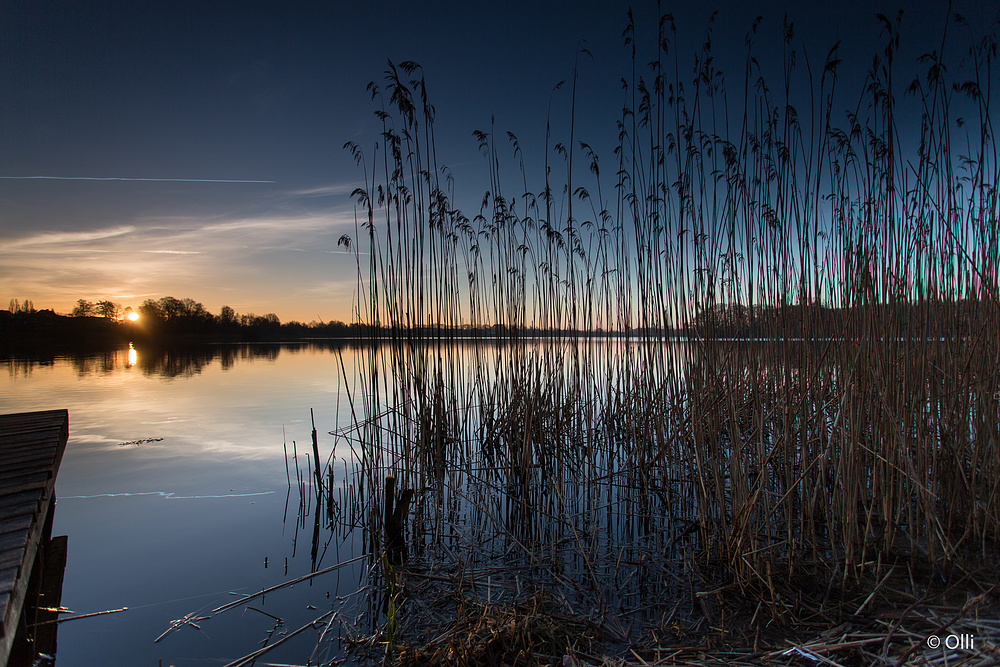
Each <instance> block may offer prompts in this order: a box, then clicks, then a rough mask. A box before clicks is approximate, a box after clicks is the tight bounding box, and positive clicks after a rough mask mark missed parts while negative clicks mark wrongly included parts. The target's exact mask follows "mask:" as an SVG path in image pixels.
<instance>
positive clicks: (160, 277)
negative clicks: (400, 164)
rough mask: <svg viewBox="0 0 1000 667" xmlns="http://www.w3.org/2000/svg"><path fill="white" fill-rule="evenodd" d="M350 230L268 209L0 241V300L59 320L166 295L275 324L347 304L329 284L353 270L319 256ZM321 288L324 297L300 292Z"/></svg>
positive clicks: (347, 217)
mask: <svg viewBox="0 0 1000 667" xmlns="http://www.w3.org/2000/svg"><path fill="white" fill-rule="evenodd" d="M353 226H354V220H353V215H352V214H349V213H347V212H338V211H333V212H325V213H317V212H315V211H308V212H294V211H292V212H290V211H273V210H272V211H262V212H260V213H259V214H257V215H246V214H243V215H240V214H226V215H215V216H197V215H175V216H146V217H141V218H135V219H132V220H129V221H128V224H121V225H115V226H105V227H98V228H93V229H81V230H78V231H68V232H67V231H43V232H37V233H34V234H31V235H28V236H24V237H22V238H15V239H11V240H8V241H3V240H2V239H0V285H5V286H6V288H7V289H6V290H5V291H6V292H7V294H0V297H2V298H3V299H7V298H13V297H17V298H28V299H31V300H32V301H34V303H35V304H36V306H37V307H40V308H54V309H55V310H57V311H58V312H68V311H69V310H70V309H71V308H72V306H73V304H74V303H75V302H76V300H77V299H80V298H85V299H98V298H111V299H113V300H116V301H122V302H127V303H125V305H132V306H133V307H134V306H135V305H137V304H136V301H135V300H136V299H140V300H141V298H146V297H151V298H159V297H162V296H166V295H173V296H178V297H186V296H190V297H192V298H194V299H196V300H199V301H202V302H204V303H205V304H206V307H208V308H209V309H210V310H213V312H214V311H215V310H217V309H218V308H219V307H221V305H223V304H224V303H228V304H229V305H232V306H233V307H236V308H237V310H240V312H251V311H252V312H277V313H278V314H279V316H281V317H282V319H292V318H295V317H299V316H300V315H299V314H298V313H300V312H302V311H303V310H305V308H306V307H308V308H309V310H307V311H306V312H313V311H319V312H325V313H327V314H329V313H330V309H331V306H330V305H329V304H330V303H331V301H330V299H333V302H336V303H339V302H340V301H342V300H344V299H347V300H348V303H349V298H350V296H349V295H350V293H352V292H353V288H352V287H351V285H353V283H354V281H353V279H352V280H351V281H350V282H346V283H337V282H336V281H337V280H338V279H340V278H344V277H352V276H354V273H355V271H356V269H355V267H354V266H353V261H352V262H349V263H348V264H350V265H349V266H348V265H347V264H344V263H343V262H341V261H332V262H331V261H330V260H331V256H330V254H329V252H331V251H334V250H336V248H337V239H338V238H339V237H340V235H341V234H343V233H344V232H345V231H346V230H347V229H348V228H351V229H353ZM350 259H352V260H353V257H351V258H350ZM331 279H333V281H334V282H333V284H329V283H328V281H331ZM323 283H328V284H327V285H326V286H325V289H310V288H311V287H313V286H315V285H320V284H323ZM327 289H328V290H329V291H326V290H327ZM324 293H325V294H326V296H327V297H329V298H328V299H323V298H322V297H323V295H324ZM137 295H138V296H137ZM306 298H308V299H309V303H310V304H314V305H309V304H307V303H306V302H305V301H303V299H306ZM296 299H298V301H296Z"/></svg>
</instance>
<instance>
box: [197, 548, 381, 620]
mask: <svg viewBox="0 0 1000 667" xmlns="http://www.w3.org/2000/svg"><path fill="white" fill-rule="evenodd" d="M367 557H368V556H367V555H364V554H362V555H361V556H356V557H354V558H351V559H350V560H345V561H341V562H339V563H337V564H336V565H331V566H330V567H325V568H323V569H322V570H317V571H316V572H312V573H311V574H305V575H302V576H301V577H299V578H298V579H292V580H291V581H285V582H283V583H280V584H277V585H275V586H271V587H270V588H265V589H263V590H261V591H259V592H257V593H254V594H252V595H247V596H244V597H242V598H240V599H239V600H234V601H232V602H228V603H226V604H224V605H222V606H221V607H216V608H215V609H213V610H212V613H213V614H221V613H222V612H224V611H228V610H230V609H232V608H233V607H239V606H240V605H241V604H244V603H246V602H249V601H250V600H255V599H257V598H259V597H261V596H262V595H267V594H268V593H270V592H272V591H276V590H279V589H282V588H285V587H286V586H294V585H295V584H299V583H302V582H303V581H308V580H310V579H312V578H313V577H318V576H320V575H322V574H327V573H328V572H333V571H334V570H338V569H340V568H342V567H344V566H345V565H350V564H351V563H355V562H357V561H359V560H363V559H365V558H367Z"/></svg>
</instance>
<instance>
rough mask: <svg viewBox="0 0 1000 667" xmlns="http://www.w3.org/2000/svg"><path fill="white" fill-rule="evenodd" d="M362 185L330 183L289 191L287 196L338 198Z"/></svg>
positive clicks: (359, 183) (357, 183) (356, 183)
mask: <svg viewBox="0 0 1000 667" xmlns="http://www.w3.org/2000/svg"><path fill="white" fill-rule="evenodd" d="M363 185H364V184H363V183H361V182H355V183H332V184H330V185H320V186H317V187H314V188H303V189H300V190H291V191H289V193H288V194H289V195H290V196H292V197H338V196H342V195H349V194H351V193H352V192H354V191H355V190H356V189H358V188H359V187H362V186H363Z"/></svg>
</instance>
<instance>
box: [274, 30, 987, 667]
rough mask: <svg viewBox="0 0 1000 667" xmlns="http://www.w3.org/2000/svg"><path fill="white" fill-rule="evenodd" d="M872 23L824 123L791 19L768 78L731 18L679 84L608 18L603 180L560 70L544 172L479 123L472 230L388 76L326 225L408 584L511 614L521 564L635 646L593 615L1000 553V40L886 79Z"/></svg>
mask: <svg viewBox="0 0 1000 667" xmlns="http://www.w3.org/2000/svg"><path fill="white" fill-rule="evenodd" d="M713 20H714V18H713ZM880 21H881V22H882V25H883V44H882V45H881V48H880V51H879V52H878V53H877V54H876V56H875V58H874V59H873V61H872V66H871V69H870V70H869V71H868V72H867V78H866V81H865V85H864V87H863V90H861V91H856V97H855V98H854V102H853V106H852V109H853V110H852V111H849V112H847V113H844V114H841V113H839V111H838V109H839V108H841V107H840V106H838V104H839V102H837V101H838V100H843V99H845V93H843V92H841V91H840V90H839V89H838V88H837V82H838V77H837V75H838V67H839V66H840V61H839V59H838V57H837V46H834V47H833V48H832V49H831V50H830V51H829V52H828V54H827V57H826V59H825V60H824V62H823V63H822V67H821V70H819V71H818V72H816V71H814V70H813V69H812V67H811V66H810V64H809V62H810V61H809V60H808V58H807V57H804V55H805V54H802V53H801V52H800V51H799V50H797V49H796V48H795V47H794V28H793V26H792V25H791V24H788V23H786V24H785V25H784V31H783V32H784V41H783V44H782V52H783V54H784V56H783V71H782V76H781V78H780V79H779V81H778V84H777V87H775V88H772V85H771V83H769V80H768V79H767V78H766V77H765V73H764V72H761V71H760V70H759V67H758V65H757V61H756V59H755V57H754V54H755V49H756V48H757V47H756V46H755V40H756V32H757V27H758V26H757V24H756V23H755V24H754V26H753V27H752V29H751V30H750V32H749V33H748V36H747V56H746V64H745V69H744V71H743V72H742V73H741V75H740V77H738V78H737V81H739V80H742V86H738V90H739V95H732V94H731V92H732V90H735V89H730V88H728V82H729V80H728V79H726V78H725V77H724V76H723V74H722V73H721V72H720V71H718V70H717V69H715V65H714V64H713V63H714V60H713V57H712V52H711V48H712V47H711V30H712V27H713V26H712V25H711V24H710V25H709V28H708V31H707V36H706V39H705V42H704V46H703V47H702V49H701V51H700V52H699V53H697V54H696V57H695V58H694V66H693V68H690V69H688V68H687V67H686V66H685V64H684V62H683V61H682V58H681V55H680V54H679V53H678V49H677V48H675V45H676V44H677V42H678V40H677V31H676V28H675V26H674V22H673V19H672V17H671V16H670V15H669V14H667V15H664V16H663V17H662V18H661V20H660V22H659V35H658V39H657V43H656V45H655V48H656V55H655V57H654V59H653V61H652V63H651V64H650V65H649V66H648V67H646V68H644V67H643V66H641V64H640V59H641V58H642V56H641V55H639V53H640V49H639V45H637V44H636V38H635V26H634V24H633V21H632V17H631V14H630V15H629V17H628V24H627V27H626V29H625V32H624V34H623V37H624V42H625V46H626V48H628V49H630V51H631V53H632V60H633V67H632V71H631V73H630V76H627V77H625V78H624V79H623V88H622V91H623V107H622V109H623V110H622V114H621V117H620V118H619V119H618V121H617V136H618V142H617V146H616V147H615V150H614V158H613V160H614V167H615V170H614V172H615V173H614V176H613V179H612V181H613V182H612V183H611V184H610V187H609V184H608V183H607V182H606V181H605V180H602V179H606V176H605V175H603V173H602V170H601V166H600V164H601V163H600V162H599V160H598V156H597V154H596V152H595V150H594V149H593V148H592V146H591V145H589V144H587V143H584V142H580V141H578V140H577V139H576V137H575V121H574V114H575V106H576V103H577V101H578V100H577V99H576V93H575V83H576V79H577V71H576V69H574V72H573V79H572V84H571V85H570V86H569V91H568V93H567V92H566V91H563V92H562V93H561V94H569V95H570V97H571V104H572V107H573V109H574V112H573V113H571V115H570V117H569V118H568V119H564V120H563V122H564V123H565V127H566V128H567V134H568V137H569V140H568V143H566V144H564V143H561V142H558V141H557V142H555V143H553V144H552V145H551V148H550V146H549V141H550V140H552V139H553V136H552V135H553V132H554V131H553V126H552V124H551V119H550V124H549V125H548V126H547V132H546V146H545V152H544V178H543V180H542V181H540V182H539V183H538V184H537V186H536V187H537V189H534V190H533V189H531V188H530V187H529V186H530V184H531V183H532V180H531V179H530V178H529V171H528V170H527V169H526V168H525V153H524V150H523V149H522V147H521V145H520V143H519V142H518V140H517V138H516V137H514V136H513V135H511V134H509V133H508V134H507V135H504V136H501V135H498V134H497V132H496V129H495V128H494V127H493V126H492V123H491V126H490V128H489V131H485V130H484V131H480V132H477V133H476V134H475V139H476V140H477V141H478V143H479V146H480V148H481V151H482V153H483V156H484V159H485V162H486V167H487V169H488V172H489V182H490V185H489V189H488V190H487V191H486V192H485V193H484V195H483V197H482V204H481V207H480V209H479V212H478V213H477V214H475V215H474V216H472V217H471V218H470V217H467V216H466V215H464V214H463V213H462V212H461V211H459V210H458V209H457V207H456V206H455V204H454V201H455V187H456V185H455V179H454V177H453V176H452V174H451V173H450V171H448V169H447V168H446V167H444V166H443V165H441V164H440V163H439V162H438V155H437V151H436V149H435V142H434V120H435V114H434V108H433V106H432V105H431V104H430V102H429V94H428V90H427V83H426V81H425V78H424V73H423V71H422V70H421V69H420V67H419V66H418V65H416V64H415V63H412V62H404V63H399V64H398V65H394V64H392V63H390V64H389V65H388V67H387V69H386V71H385V77H384V80H383V82H382V83H381V84H375V83H372V84H370V86H369V90H370V92H371V95H372V99H373V101H374V103H375V105H376V107H377V111H376V114H377V116H378V117H379V119H380V120H381V122H382V125H383V131H382V133H381V135H380V137H379V138H378V139H377V141H376V142H375V144H374V147H373V149H372V150H370V151H367V150H365V149H362V147H360V146H358V145H355V144H348V145H347V148H348V149H349V150H350V151H351V153H352V155H353V156H354V157H355V159H356V160H357V162H358V164H359V167H360V168H361V169H362V170H363V173H364V179H365V186H364V187H362V188H359V189H358V190H356V191H355V193H354V196H355V199H356V202H357V206H356V210H357V218H358V224H357V228H356V232H355V236H354V237H353V238H348V237H345V238H344V239H342V242H343V245H344V246H345V247H346V248H347V249H348V250H349V251H353V252H354V253H355V257H356V259H357V267H358V273H357V275H358V294H359V299H358V301H357V303H358V306H357V312H356V315H357V317H358V319H359V320H361V321H364V322H366V323H369V324H371V325H372V326H371V332H372V334H371V339H370V340H369V341H367V343H368V344H367V345H366V346H364V347H362V348H361V349H360V350H359V351H358V353H357V363H358V369H359V373H358V376H357V380H356V384H355V385H354V389H353V393H352V396H353V397H352V398H351V404H352V405H351V409H352V411H353V412H354V414H355V417H354V426H353V427H352V428H351V429H349V430H347V431H344V432H341V433H339V437H341V438H344V439H345V440H346V441H347V442H348V443H350V444H351V448H352V452H354V454H355V461H356V468H354V469H355V470H356V474H357V477H356V478H355V479H356V484H357V489H358V490H357V494H358V495H357V503H358V505H357V506H358V507H359V508H362V509H359V511H360V512H362V513H363V515H364V516H365V517H367V519H366V521H365V530H367V531H369V535H370V541H369V542H370V545H371V549H372V552H373V554H378V553H380V552H381V551H382V550H383V548H384V545H382V544H381V543H380V537H379V536H380V535H383V534H385V529H386V527H385V526H383V525H382V523H383V521H384V520H385V519H383V514H384V513H383V512H380V511H379V508H378V507H376V505H377V504H378V502H379V498H380V497H381V496H382V490H383V489H382V485H383V481H384V480H385V478H386V476H387V475H392V476H393V477H394V478H395V480H396V481H397V484H398V486H399V488H400V489H409V490H413V492H414V494H415V495H414V499H413V512H412V514H411V515H410V516H409V517H408V519H407V518H406V517H404V519H407V521H408V529H409V536H408V544H409V551H410V553H411V554H412V561H413V562H417V563H420V564H421V567H423V568H425V573H426V572H432V573H433V572H437V573H438V574H437V575H435V576H441V577H445V578H446V579H448V580H449V581H459V580H465V579H467V578H471V579H472V580H474V581H475V584H474V585H475V586H479V587H480V589H477V590H481V587H482V586H483V581H482V578H481V577H479V578H477V577H476V572H477V571H478V572H480V573H482V572H487V571H489V572H491V573H493V574H498V575H499V574H500V573H499V571H498V570H494V569H491V568H495V567H496V566H497V564H498V563H502V564H503V566H504V570H503V571H504V572H505V573H506V574H504V575H501V576H500V579H501V580H503V582H504V586H506V587H507V588H506V590H508V591H513V592H511V593H510V596H511V597H510V603H511V604H514V605H518V604H525V603H527V601H528V600H529V599H530V596H529V595H528V594H527V593H526V592H524V593H522V594H521V595H519V594H518V592H517V591H519V590H522V587H521V583H524V582H527V581H529V580H530V581H531V582H532V585H533V586H537V585H541V586H543V588H544V590H546V591H548V593H549V594H550V595H557V596H560V597H561V599H564V600H565V601H566V609H569V610H573V611H574V612H575V615H576V616H577V617H587V618H589V619H590V620H591V621H592V622H593V626H592V627H596V628H600V629H601V632H603V633H604V635H605V636H606V637H608V636H610V637H616V638H617V640H619V641H624V642H633V641H636V637H637V634H636V633H638V632H639V631H638V630H635V629H633V630H632V631H626V630H618V629H616V627H613V624H612V625H609V624H610V623H611V621H610V620H609V619H610V618H612V617H618V618H622V617H634V618H636V619H641V620H642V622H643V623H645V625H643V623H640V624H638V625H635V626H630V627H633V628H638V627H649V626H655V627H659V626H657V623H660V624H662V623H663V620H664V618H665V617H666V616H667V612H670V610H673V611H672V612H670V617H671V618H672V617H674V615H675V614H676V613H677V612H678V607H677V605H678V604H683V608H684V609H683V612H684V614H686V615H687V616H688V617H691V618H697V617H703V618H706V619H707V620H708V622H709V623H716V622H717V621H719V619H716V618H715V617H714V616H715V614H716V611H717V610H713V609H712V605H710V604H709V603H708V601H710V600H712V599H714V597H713V596H714V595H715V593H711V594H710V593H709V591H710V590H711V591H719V590H726V591H729V592H731V593H733V594H734V595H736V596H737V597H739V599H742V600H746V601H748V604H751V603H752V604H751V607H750V608H751V609H754V608H755V611H754V612H753V615H752V619H750V620H749V623H750V624H751V625H754V624H757V625H759V624H761V623H766V622H771V621H775V620H778V621H779V622H780V619H781V618H783V617H785V616H787V615H788V614H791V613H793V610H792V607H791V606H789V602H788V600H789V594H790V593H789V591H797V593H792V595H793V596H795V595H798V597H799V598H800V599H801V598H802V596H803V595H804V596H805V597H806V598H809V600H808V602H803V603H802V604H808V605H814V606H815V607H823V605H828V604H830V601H831V599H834V600H836V599H847V598H849V597H850V596H851V595H852V594H856V591H857V590H859V589H865V587H868V591H869V592H871V589H872V586H873V585H874V584H876V583H877V582H879V581H882V582H883V583H884V582H885V581H886V579H885V577H888V576H889V574H892V573H894V572H897V571H902V570H906V571H908V572H909V573H910V579H911V581H912V580H914V577H913V574H912V573H913V572H918V573H919V572H926V573H928V574H929V573H936V574H937V576H938V577H944V578H948V577H951V576H955V573H959V572H968V571H971V570H974V569H977V568H979V567H980V566H981V565H982V564H983V563H995V562H996V558H997V553H998V551H997V547H998V546H1000V545H998V541H1000V531H998V530H997V526H998V525H1000V495H998V493H997V486H996V482H995V475H996V471H997V470H1000V421H998V414H1000V404H998V398H1000V334H998V332H1000V301H998V291H997V286H998V254H1000V252H998V247H1000V243H998V232H997V223H998V220H997V215H998V211H1000V201H998V191H997V184H998V182H1000V178H998V177H1000V171H998V169H1000V166H998V162H997V145H996V138H995V135H994V130H993V125H992V120H991V113H992V111H991V107H990V105H991V103H992V102H991V100H992V97H993V96H995V92H994V91H993V90H992V88H991V85H990V83H991V76H992V72H993V67H994V65H995V61H996V57H997V48H996V26H993V32H992V33H991V34H990V36H989V37H988V38H986V39H984V40H983V41H981V42H979V43H976V44H973V45H972V46H971V48H970V49H969V51H968V57H967V58H966V59H965V65H966V68H964V69H960V68H955V69H954V70H952V69H949V68H947V67H946V63H945V62H944V61H943V60H942V58H943V56H942V54H943V53H944V52H945V49H944V48H941V50H940V51H937V50H936V51H933V52H931V53H930V54H929V55H926V56H923V57H922V58H921V61H920V62H921V67H922V68H923V71H922V73H921V75H920V76H919V77H918V78H917V79H916V80H915V81H913V83H912V84H910V85H909V86H908V87H906V88H905V90H904V88H903V87H902V86H901V84H900V83H899V81H898V78H899V76H900V75H899V74H897V73H896V72H897V70H898V69H899V65H898V63H897V62H896V56H897V54H898V52H899V44H900V24H899V19H898V18H896V19H895V20H889V19H887V18H884V17H880ZM581 54H582V55H586V51H585V50H581ZM803 61H804V62H805V64H804V65H803V64H802V62H803ZM953 72H955V73H960V74H961V76H962V77H963V78H962V79H958V80H952V79H949V78H948V77H949V76H951V75H952V73H953ZM817 74H818V77H817V76H816V75H817ZM817 79H818V81H817ZM817 84H818V85H817ZM558 89H559V87H558V86H557V90H558ZM556 94H560V93H557V91H553V95H556ZM802 99H804V100H806V102H807V103H808V104H809V109H808V111H805V112H802V113H800V112H799V111H798V110H797V109H796V108H795V106H794V103H796V100H802ZM734 100H735V101H734ZM734 106H735V108H734ZM959 107H961V110H962V114H963V116H962V118H963V121H962V123H958V121H957V120H956V116H955V114H956V113H957V111H956V110H957V109H958V108H959ZM913 116H916V117H917V118H918V120H917V122H916V124H915V125H914V127H916V128H917V131H916V133H915V134H912V135H908V134H907V131H906V130H905V129H901V128H908V127H910V125H908V124H907V123H908V122H909V120H908V119H909V118H911V117H913ZM904 119H906V120H905V121H904ZM578 163H579V164H578ZM574 166H577V167H584V168H585V169H586V171H585V173H586V177H585V179H581V178H580V173H581V171H583V170H582V169H580V168H578V169H576V170H575V171H574ZM561 174H564V180H562V181H561V182H560V181H559V178H560V175H561ZM470 332H471V333H472V334H474V335H468V334H470ZM598 332H600V333H598ZM344 375H345V378H344V379H345V381H348V382H349V383H350V382H353V380H351V379H349V378H348V377H347V372H346V370H345V372H344ZM293 444H294V443H293ZM293 451H294V449H293ZM354 465H355V462H352V466H354ZM346 472H347V471H346V469H345V474H346ZM304 477H305V475H303V478H304ZM300 483H301V482H300ZM316 484H317V490H321V489H322V476H321V475H320V473H319V471H318V470H317V482H316ZM330 493H331V494H332V493H333V488H332V485H331V488H330ZM340 506H341V505H340V502H339V501H338V507H340ZM317 511H319V510H318V509H317ZM894 568H901V570H897V569H894ZM404 569H405V568H404ZM512 573H516V574H512ZM400 576H404V575H400ZM490 576H492V574H491V575H490ZM917 578H918V579H919V578H920V577H917ZM922 581H923V582H924V583H923V584H920V585H929V583H928V582H930V581H931V578H930V577H924V578H923V580H922ZM810 582H811V583H810ZM817 582H818V583H817ZM914 586H917V588H919V586H918V585H917V584H914ZM529 588H530V587H528V586H525V587H524V588H523V591H527V590H528V589H529ZM880 589H881V585H880V586H879V588H876V589H875V590H880ZM532 590H537V589H534V588H532ZM852 591H854V593H852ZM910 594H912V595H919V592H918V590H912V591H911V592H910ZM477 595H479V596H481V595H482V593H481V592H480V593H477ZM866 595H867V593H866ZM810 596H811V597H810ZM866 604H867V601H866ZM753 605H756V607H754V606H753ZM762 605H763V606H762ZM393 609H394V617H393V630H392V634H393V635H394V636H393V641H396V640H397V639H396V635H397V634H398V633H397V630H396V629H397V628H398V627H402V626H404V625H405V620H399V619H400V617H405V614H406V606H405V603H404V604H403V605H402V606H398V605H394V607H393ZM798 609H799V611H800V612H801V609H802V607H798ZM463 613H465V614H466V615H465V616H460V618H464V619H466V620H464V621H462V622H471V621H469V620H468V619H469V617H468V611H466V612H463ZM474 616H475V617H476V618H485V616H483V615H482V614H481V613H480V612H475V614H474ZM748 616H749V614H748ZM476 627H479V626H476ZM477 631H478V630H477ZM519 641H520V640H519ZM403 655H406V653H405V652H404V653H403ZM424 657H426V655H425V656H424Z"/></svg>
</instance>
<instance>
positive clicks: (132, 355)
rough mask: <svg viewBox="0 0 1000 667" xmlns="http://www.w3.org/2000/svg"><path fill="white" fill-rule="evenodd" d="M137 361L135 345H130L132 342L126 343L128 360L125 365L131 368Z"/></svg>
mask: <svg viewBox="0 0 1000 667" xmlns="http://www.w3.org/2000/svg"><path fill="white" fill-rule="evenodd" d="M138 361H139V355H138V354H137V353H136V351H135V347H133V346H132V343H129V344H128V361H127V362H126V363H125V365H126V366H127V367H128V368H132V367H133V366H135V365H136V363H137V362H138Z"/></svg>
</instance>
